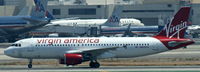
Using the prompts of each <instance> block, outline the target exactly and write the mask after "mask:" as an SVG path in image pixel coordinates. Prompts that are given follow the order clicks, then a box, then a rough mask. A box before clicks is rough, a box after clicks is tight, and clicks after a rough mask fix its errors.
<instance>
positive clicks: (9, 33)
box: [0, 0, 50, 41]
mask: <svg viewBox="0 0 200 72" xmlns="http://www.w3.org/2000/svg"><path fill="white" fill-rule="evenodd" d="M34 3H35V9H33V12H32V13H31V15H30V16H27V14H28V13H29V12H28V11H30V9H32V8H31V7H32V6H25V7H24V8H23V9H22V10H21V11H20V13H19V14H18V15H17V16H0V40H3V41H5V40H6V39H10V40H9V41H12V40H13V38H15V37H17V36H18V35H19V34H23V33H26V32H29V31H31V30H33V29H36V28H39V27H41V26H44V25H46V24H48V23H49V22H50V18H46V15H47V13H49V12H48V11H47V10H46V7H47V0H34ZM48 16H50V15H48Z"/></svg>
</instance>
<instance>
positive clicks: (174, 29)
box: [164, 19, 187, 38]
mask: <svg viewBox="0 0 200 72" xmlns="http://www.w3.org/2000/svg"><path fill="white" fill-rule="evenodd" d="M172 20H173V19H172ZM171 22H172V21H171ZM171 24H172V23H170V24H169V25H168V24H167V26H165V28H164V30H165V31H166V36H167V37H169V38H172V37H174V36H175V35H176V34H178V36H177V38H180V31H181V30H183V29H185V28H187V22H186V21H184V22H183V21H181V24H177V25H175V26H171Z"/></svg>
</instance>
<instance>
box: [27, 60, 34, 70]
mask: <svg viewBox="0 0 200 72" xmlns="http://www.w3.org/2000/svg"><path fill="white" fill-rule="evenodd" d="M32 61H33V59H29V64H28V68H32Z"/></svg>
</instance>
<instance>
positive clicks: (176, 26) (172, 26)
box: [157, 7, 190, 38]
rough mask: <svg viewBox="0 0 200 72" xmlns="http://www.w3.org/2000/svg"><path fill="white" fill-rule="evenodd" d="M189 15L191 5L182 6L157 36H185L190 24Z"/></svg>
mask: <svg viewBox="0 0 200 72" xmlns="http://www.w3.org/2000/svg"><path fill="white" fill-rule="evenodd" d="M189 15H190V7H182V8H181V9H180V10H179V11H178V12H177V13H176V15H175V16H174V17H173V18H172V19H171V21H170V23H168V24H166V25H165V27H164V28H163V29H162V30H161V31H160V33H159V34H158V35H157V36H163V37H168V38H184V35H185V32H186V29H187V27H188V25H189V24H188V19H189Z"/></svg>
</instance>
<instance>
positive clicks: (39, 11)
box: [31, 0, 48, 18]
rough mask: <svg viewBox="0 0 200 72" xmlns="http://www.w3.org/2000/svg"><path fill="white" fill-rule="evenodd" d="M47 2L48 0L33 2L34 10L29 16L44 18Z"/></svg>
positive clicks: (35, 0)
mask: <svg viewBox="0 0 200 72" xmlns="http://www.w3.org/2000/svg"><path fill="white" fill-rule="evenodd" d="M47 2H48V0H34V3H35V8H33V12H32V14H31V16H32V17H35V18H45V17H46V13H47V12H46V11H47Z"/></svg>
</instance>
